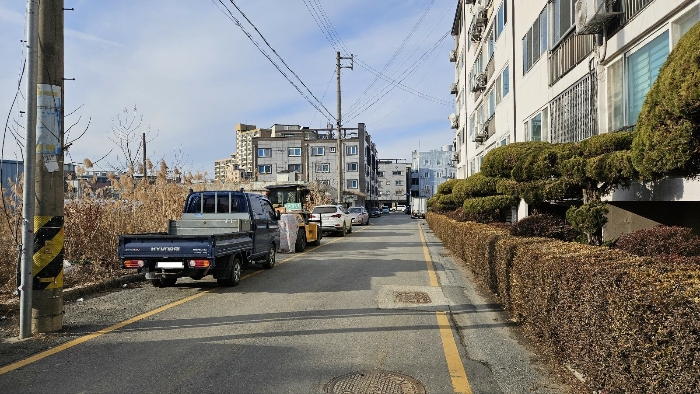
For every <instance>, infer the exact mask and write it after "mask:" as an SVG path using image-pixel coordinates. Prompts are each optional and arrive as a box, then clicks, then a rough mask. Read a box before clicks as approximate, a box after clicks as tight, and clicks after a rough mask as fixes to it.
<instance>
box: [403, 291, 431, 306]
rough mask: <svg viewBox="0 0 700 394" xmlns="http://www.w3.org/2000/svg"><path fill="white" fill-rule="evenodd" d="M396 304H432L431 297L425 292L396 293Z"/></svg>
mask: <svg viewBox="0 0 700 394" xmlns="http://www.w3.org/2000/svg"><path fill="white" fill-rule="evenodd" d="M394 299H395V300H396V302H401V303H404V304H430V302H431V301H430V296H429V295H428V293H426V292H424V291H395V292H394Z"/></svg>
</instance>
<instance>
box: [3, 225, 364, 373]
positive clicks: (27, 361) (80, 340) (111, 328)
mask: <svg viewBox="0 0 700 394" xmlns="http://www.w3.org/2000/svg"><path fill="white" fill-rule="evenodd" d="M363 230H364V229H363ZM358 231H361V230H358ZM341 239H342V238H338V239H335V240H333V241H330V242H327V243H325V244H323V245H320V246H317V247H315V248H314V249H311V250H307V251H304V252H302V253H295V254H294V255H292V256H290V257H288V258H286V259H284V260H282V261H280V262H278V263H276V265H280V264H284V263H286V262H288V261H290V260H292V259H295V258H297V257H299V256H301V255H303V254H306V253H308V252H310V251H313V250H316V249H318V248H320V247H322V246H325V245H329V244H332V243H334V242H338V241H340V240H341ZM265 271H266V270H258V271H254V272H251V273H249V274H246V275H243V276H241V280H243V279H247V278H250V277H251V276H254V275H257V274H259V273H261V272H265ZM219 289H220V288H213V289H210V290H205V291H203V292H201V293H197V294H194V295H191V296H189V297H186V298H183V299H181V300H178V301H175V302H172V303H170V304H167V305H164V306H162V307H160V308H157V309H154V310H152V311H149V312H146V313H143V314H140V315H138V316H135V317H132V318H131V319H127V320H124V321H123V322H121V323H117V324H115V325H112V326H109V327H107V328H104V329H102V330H99V331H95V332H93V333H92V334H87V335H84V336H82V337H80V338H77V339H74V340H72V341H70V342H66V343H64V344H62V345H59V346H56V347H55V348H52V349H49V350H46V351H43V352H41V353H38V354H35V355H34V356H31V357H29V358H25V359H24V360H20V361H17V362H15V363H12V364H9V365H6V366H4V367H0V375H3V374H6V373H8V372H10V371H14V370H15V369H18V368H22V367H24V366H27V365H29V364H32V363H35V362H37V361H39V360H43V359H44V358H46V357H49V356H52V355H54V354H56V353H59V352H62V351H64V350H67V349H70V348H72V347H73V346H77V345H80V344H81V343H84V342H87V341H89V340H91V339H95V338H97V337H100V336H102V335H104V334H109V333H110V332H112V331H115V330H118V329H120V328H122V327H125V326H128V325H129V324H133V323H136V322H137V321H139V320H143V319H145V318H147V317H150V316H153V315H155V314H158V313H160V312H163V311H166V310H168V309H170V308H173V307H176V306H178V305H182V304H184V303H186V302H190V301H192V300H194V299H197V298H199V297H201V296H203V295H205V294H208V293H212V292H215V291H219Z"/></svg>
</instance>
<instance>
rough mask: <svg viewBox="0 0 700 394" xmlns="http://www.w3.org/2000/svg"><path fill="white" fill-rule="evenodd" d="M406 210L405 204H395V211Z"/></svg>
mask: <svg viewBox="0 0 700 394" xmlns="http://www.w3.org/2000/svg"><path fill="white" fill-rule="evenodd" d="M405 210H406V206H405V205H403V204H399V205H397V206H396V212H404V211H405Z"/></svg>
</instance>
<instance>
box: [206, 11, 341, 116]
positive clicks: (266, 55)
mask: <svg viewBox="0 0 700 394" xmlns="http://www.w3.org/2000/svg"><path fill="white" fill-rule="evenodd" d="M212 1H214V0H212ZM229 1H230V3H231V4H232V5H233V6H234V7H235V8H236V9H237V10H238V12H240V13H241V15H242V16H243V18H245V20H246V21H247V22H248V23H249V24H250V25H251V26H252V27H253V29H255V31H256V32H257V33H258V35H259V36H260V37H261V38H262V40H263V41H264V42H265V44H266V45H267V46H268V47H269V48H270V50H271V51H272V52H273V53H274V54H275V56H277V58H279V59H280V61H281V62H282V64H284V66H285V67H286V69H287V70H289V72H291V73H292V75H294V77H295V78H296V79H297V80H298V81H299V83H301V85H303V86H304V88H305V89H306V90H307V91H308V92H309V95H310V96H311V97H313V99H314V100H315V101H316V103H314V102H312V100H311V99H310V98H309V96H308V95H307V94H305V93H304V92H303V91H302V89H301V88H299V86H297V84H296V83H294V81H292V80H291V78H290V77H289V76H288V75H287V73H286V72H284V71H283V70H282V68H281V67H280V66H279V64H277V63H276V62H275V61H274V60H273V59H272V57H271V56H270V55H269V54H268V53H267V52H266V51H265V50H264V49H263V48H262V47H261V46H260V44H259V43H258V42H257V41H256V40H255V39H254V38H253V36H252V35H251V34H250V33H249V32H248V31H247V30H246V29H245V27H244V26H243V25H242V24H241V22H240V21H239V20H238V19H237V18H236V17H235V16H234V15H233V12H231V10H230V9H229V8H228V6H227V5H226V4H224V1H223V0H218V2H219V3H220V4H221V5H222V6H223V7H224V8H225V9H226V12H224V14H225V15H227V16H228V18H229V19H231V21H233V22H234V24H236V26H238V27H239V28H240V29H241V30H242V31H243V33H244V34H245V35H246V37H248V39H249V40H250V41H251V42H252V43H253V45H255V47H256V48H257V49H258V51H260V53H262V54H263V55H264V56H265V57H266V58H267V59H268V60H269V61H270V62H271V63H272V65H273V66H275V68H276V69H277V71H279V72H280V73H281V74H282V76H284V77H285V79H287V81H289V83H290V84H291V85H292V86H294V88H295V89H296V90H297V91H298V92H299V94H301V95H302V97H304V99H306V101H308V102H309V104H311V105H312V106H313V107H314V108H316V110H317V111H318V112H320V113H321V114H322V115H323V116H324V117H325V118H326V119H328V120H329V121H331V122H333V121H335V117H334V116H333V114H332V113H331V112H330V111H329V110H328V109H327V108H326V107H325V106H324V105H323V103H322V102H321V101H320V100H319V99H318V98H316V96H314V94H313V93H312V92H311V90H310V89H309V88H308V86H306V84H305V83H304V82H303V81H302V80H301V78H300V77H299V76H298V75H297V74H296V73H295V72H294V71H293V70H292V69H291V68H290V67H289V65H288V64H287V63H286V62H285V61H284V59H282V57H281V56H280V55H279V54H278V53H277V51H276V50H275V49H274V48H272V46H271V45H270V43H269V42H268V41H267V39H266V38H265V37H264V36H263V35H262V33H261V32H260V30H258V28H257V27H256V26H255V25H254V24H253V22H252V21H251V20H250V19H249V18H248V17H247V16H246V15H245V13H243V11H242V10H241V9H240V8H239V7H238V5H237V4H236V3H235V2H234V1H233V0H229ZM222 11H223V10H222ZM319 106H320V107H321V108H323V110H325V113H324V111H323V110H321V108H319Z"/></svg>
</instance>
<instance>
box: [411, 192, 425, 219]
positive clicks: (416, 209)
mask: <svg viewBox="0 0 700 394" xmlns="http://www.w3.org/2000/svg"><path fill="white" fill-rule="evenodd" d="M427 210H428V199H427V198H426V197H411V218H412V219H416V218H425V212H427Z"/></svg>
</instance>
